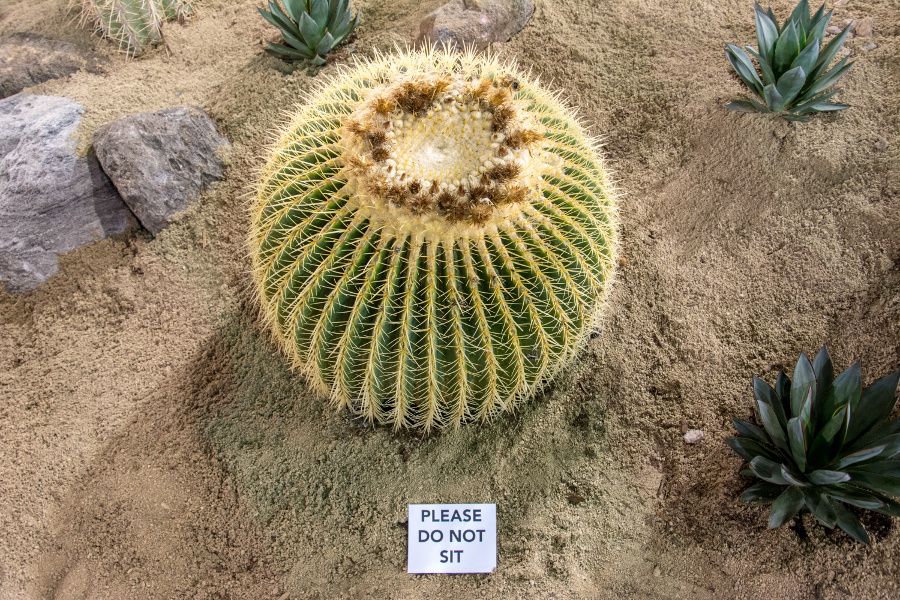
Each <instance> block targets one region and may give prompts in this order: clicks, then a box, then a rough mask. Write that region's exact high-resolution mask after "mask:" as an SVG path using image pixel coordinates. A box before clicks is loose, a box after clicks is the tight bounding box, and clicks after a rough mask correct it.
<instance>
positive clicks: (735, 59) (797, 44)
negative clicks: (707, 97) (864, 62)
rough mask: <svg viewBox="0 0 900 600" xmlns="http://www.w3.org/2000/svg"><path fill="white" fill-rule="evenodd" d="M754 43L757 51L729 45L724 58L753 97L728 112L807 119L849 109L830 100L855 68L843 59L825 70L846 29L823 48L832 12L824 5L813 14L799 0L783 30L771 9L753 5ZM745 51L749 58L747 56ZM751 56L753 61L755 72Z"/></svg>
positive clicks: (805, 1)
mask: <svg viewBox="0 0 900 600" xmlns="http://www.w3.org/2000/svg"><path fill="white" fill-rule="evenodd" d="M755 10H756V39H757V41H758V42H759V50H758V51H757V50H756V49H754V48H753V47H752V46H746V52H745V51H744V49H742V48H740V47H738V46H735V45H734V44H727V45H726V47H725V56H726V57H727V58H728V62H730V63H731V66H732V67H734V70H735V72H736V73H737V74H738V77H740V78H741V81H743V82H744V83H745V84H746V85H747V87H748V88H750V91H752V92H753V93H754V94H755V96H756V98H751V99H747V100H735V101H734V102H731V103H729V104H727V105H726V106H727V108H730V109H732V110H739V111H744V112H770V113H776V114H778V115H780V116H782V117H784V118H785V119H789V120H792V121H805V120H807V119H808V118H809V117H810V115H813V114H815V113H819V112H831V111H836V110H844V109H845V108H848V105H847V104H841V103H839V102H830V101H829V100H830V99H831V97H832V96H834V95H835V94H836V93H837V91H838V90H836V89H834V88H833V86H834V84H835V83H836V82H837V80H838V79H840V78H841V76H843V74H844V73H846V72H847V69H849V68H850V66H851V65H852V64H853V63H852V62H848V58H847V57H844V58H842V59H841V60H839V61H838V62H837V64H836V65H834V66H833V67H831V68H829V65H830V64H831V62H832V60H834V58H835V56H836V55H837V53H838V51H839V50H840V49H841V46H842V45H843V44H844V40H845V39H846V38H847V34H848V33H849V31H850V25H847V27H845V28H844V30H843V31H842V32H841V33H840V34H838V35H837V36H836V37H834V38H833V39H832V40H831V41H830V42H828V43H827V44H826V43H824V38H825V28H826V27H828V23H829V22H830V21H831V11H828V12H825V5H824V4H823V5H822V6H821V7H819V10H817V11H816V13H815V14H814V15H812V16H810V14H809V3H808V2H807V0H801V1H800V3H799V4H797V6H796V7H795V8H794V11H793V12H792V13H791V16H790V18H788V20H787V21H785V22H784V23H783V24H782V25H781V26H779V25H778V21H776V20H775V15H774V14H773V13H772V9H771V8H769V9H767V10H765V11H764V10H763V9H762V7H761V6H760V5H759V4H757V5H756V8H755ZM748 53H749V55H748ZM750 56H752V57H753V58H755V59H756V62H757V64H758V65H759V70H758V71H757V68H756V67H755V66H754V64H753V61H752V60H751V58H750Z"/></svg>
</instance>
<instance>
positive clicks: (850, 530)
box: [832, 502, 869, 544]
mask: <svg viewBox="0 0 900 600" xmlns="http://www.w3.org/2000/svg"><path fill="white" fill-rule="evenodd" d="M832 508H833V510H834V516H835V522H836V523H837V526H838V527H840V528H841V529H842V530H843V531H845V532H847V535H849V536H850V537H852V538H853V539H855V540H857V541H860V542H862V543H863V544H868V543H869V534H867V533H866V530H865V529H863V526H862V524H860V522H859V519H857V518H856V515H854V514H853V513H852V512H850V511H849V510H847V508H846V507H845V506H844V505H843V504H841V503H840V502H833V503H832Z"/></svg>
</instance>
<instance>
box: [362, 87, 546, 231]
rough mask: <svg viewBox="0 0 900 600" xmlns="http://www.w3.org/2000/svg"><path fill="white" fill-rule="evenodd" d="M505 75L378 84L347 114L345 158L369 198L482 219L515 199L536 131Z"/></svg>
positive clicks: (522, 193) (521, 194)
mask: <svg viewBox="0 0 900 600" xmlns="http://www.w3.org/2000/svg"><path fill="white" fill-rule="evenodd" d="M517 87H518V85H517V82H516V81H515V80H514V79H513V78H510V77H498V78H496V79H492V78H488V77H485V78H475V79H473V80H460V81H456V80H454V79H452V78H450V77H446V76H442V77H431V78H427V77H422V76H420V78H418V79H414V80H412V81H404V82H401V83H397V84H394V85H390V86H386V87H385V88H384V89H383V90H381V91H380V92H379V93H375V94H373V95H372V96H371V97H370V98H369V99H367V100H366V101H365V102H364V103H363V104H362V105H361V106H360V107H359V108H358V109H357V110H356V111H354V114H353V115H352V116H351V118H350V119H348V122H347V124H346V125H345V132H346V134H347V137H348V141H349V143H348V147H347V150H348V151H349V154H350V156H349V157H347V160H346V164H347V165H348V168H349V170H350V172H351V173H352V174H353V175H354V176H355V179H356V182H357V185H359V186H361V187H364V188H365V189H367V190H368V191H370V192H371V193H372V194H371V195H372V197H376V198H383V199H385V200H386V201H387V202H388V203H390V204H391V205H393V206H397V207H403V208H406V209H408V210H410V211H411V212H412V213H414V214H426V213H434V214H437V215H440V216H442V217H444V218H446V219H448V220H449V221H452V222H462V221H468V222H472V223H483V222H484V221H485V220H486V219H488V218H489V217H490V215H491V214H492V213H493V211H494V209H495V208H497V207H499V206H503V205H506V204H510V203H515V202H521V201H522V200H524V198H525V197H526V195H527V189H528V182H527V181H525V180H524V178H523V177H522V173H523V165H525V164H526V163H527V161H528V157H529V156H530V153H531V151H532V150H533V149H535V148H536V146H537V144H538V143H539V142H540V141H541V140H542V139H543V136H541V134H539V133H538V132H536V131H534V130H533V129H532V128H531V127H530V126H529V125H528V124H527V123H526V122H525V121H524V119H522V118H521V117H520V116H519V115H518V114H517V111H516V109H515V107H514V105H513V102H512V98H513V91H514V90H515V89H517Z"/></svg>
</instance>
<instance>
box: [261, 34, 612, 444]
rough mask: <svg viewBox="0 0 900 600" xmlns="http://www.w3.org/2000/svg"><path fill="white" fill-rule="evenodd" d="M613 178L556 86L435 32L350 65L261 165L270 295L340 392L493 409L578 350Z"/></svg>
mask: <svg viewBox="0 0 900 600" xmlns="http://www.w3.org/2000/svg"><path fill="white" fill-rule="evenodd" d="M615 241H616V218H615V207H614V195H613V192H612V188H611V184H610V181H609V178H608V175H607V173H606V171H605V170H604V168H603V164H602V160H601V158H600V156H599V153H598V147H597V144H596V143H595V142H594V141H592V140H591V139H590V138H589V137H587V136H586V135H585V133H584V131H583V130H582V128H581V127H580V126H579V124H578V123H577V121H576V119H575V118H574V116H573V114H572V112H571V111H570V110H568V109H566V108H565V107H564V106H563V105H562V103H561V102H560V101H559V99H558V97H557V96H556V95H554V94H551V93H548V92H546V91H544V90H543V89H542V88H541V87H540V85H539V84H538V83H537V82H536V81H534V80H533V79H531V78H530V77H528V76H527V75H525V74H524V73H522V72H520V71H519V70H518V69H517V68H516V67H515V66H514V65H511V64H505V63H503V62H501V61H499V60H498V59H496V58H495V57H491V56H484V55H475V54H474V53H471V52H466V53H454V52H452V51H447V50H434V49H427V50H421V51H407V52H398V53H396V54H393V55H390V56H377V57H376V58H374V59H372V60H370V61H367V62H362V63H359V64H357V65H356V66H354V67H352V68H347V69H344V70H342V71H340V72H339V73H338V74H337V75H335V76H334V77H333V78H332V79H331V80H330V81H328V82H327V83H324V84H322V85H321V86H320V87H319V88H318V89H317V90H316V91H315V92H313V93H312V94H311V95H310V97H309V98H308V99H307V100H306V102H305V103H303V105H302V106H300V107H299V108H298V109H297V111H296V114H295V115H294V118H293V120H292V121H291V123H290V124H289V125H288V126H287V129H286V131H285V132H284V133H283V135H281V137H280V139H279V140H278V141H277V143H276V144H275V145H274V148H273V149H272V151H271V157H270V159H269V161H268V164H267V165H266V166H265V167H264V169H263V172H262V174H261V181H260V183H259V189H258V198H257V202H256V204H255V208H254V210H253V214H252V232H251V236H250V246H251V252H252V257H253V265H254V276H255V281H256V284H257V289H258V293H259V300H260V303H261V305H262V309H263V314H264V315H265V318H266V320H267V321H268V324H269V326H270V327H271V329H272V330H273V332H274V333H275V336H276V338H277V339H278V340H280V342H281V343H282V345H283V347H284V349H285V350H286V352H287V353H288V355H289V356H290V357H291V358H292V359H293V362H294V364H295V365H296V366H297V367H299V368H300V369H302V370H303V371H304V372H305V373H306V374H307V375H308V376H309V378H310V379H311V380H312V381H313V382H314V383H315V384H316V385H317V386H318V387H319V388H320V389H321V390H322V391H323V392H325V393H329V394H330V395H331V398H332V399H333V400H334V403H335V404H336V405H337V406H338V407H342V408H349V409H350V410H352V411H353V412H355V413H357V414H360V415H362V416H363V417H364V418H365V419H367V420H368V421H371V422H378V423H392V424H393V425H394V426H395V427H397V428H399V427H404V426H409V427H423V428H425V429H430V428H443V427H447V426H458V425H460V424H461V423H463V422H467V421H472V420H478V421H486V420H488V419H490V418H491V417H493V416H494V415H496V414H498V413H499V412H501V411H507V410H510V409H512V408H513V407H514V406H515V405H516V404H517V403H518V402H521V401H522V400H524V399H526V398H528V397H529V396H531V395H532V394H533V393H534V392H535V391H536V390H538V389H539V388H540V387H541V386H542V385H543V384H544V383H545V382H546V381H548V379H549V378H550V377H552V376H553V375H554V373H556V371H557V370H558V369H559V368H561V367H562V366H563V365H564V364H565V363H566V361H567V360H568V359H570V358H571V357H572V356H573V354H574V353H575V351H576V350H577V349H578V347H579V345H580V343H581V342H582V340H583V339H584V337H585V334H586V332H587V331H588V329H589V328H591V327H592V326H594V325H595V322H596V319H597V318H598V316H599V311H600V309H601V308H602V306H603V304H604V301H605V298H606V295H607V292H608V289H609V284H610V280H611V277H612V275H613V264H614V258H615Z"/></svg>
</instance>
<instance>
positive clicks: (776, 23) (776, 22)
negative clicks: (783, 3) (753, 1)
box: [757, 3, 781, 34]
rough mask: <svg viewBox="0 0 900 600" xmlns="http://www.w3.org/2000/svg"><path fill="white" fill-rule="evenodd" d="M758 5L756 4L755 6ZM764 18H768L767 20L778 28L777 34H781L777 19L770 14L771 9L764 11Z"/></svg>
mask: <svg viewBox="0 0 900 600" xmlns="http://www.w3.org/2000/svg"><path fill="white" fill-rule="evenodd" d="M758 5H759V3H757V6H758ZM766 16H767V17H769V20H770V21H772V22H773V23H775V27H777V28H778V33H779V34H780V33H781V27H780V26H779V25H778V19H776V18H775V13H773V12H772V7H771V6H770V7H769V8H767V9H766Z"/></svg>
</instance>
